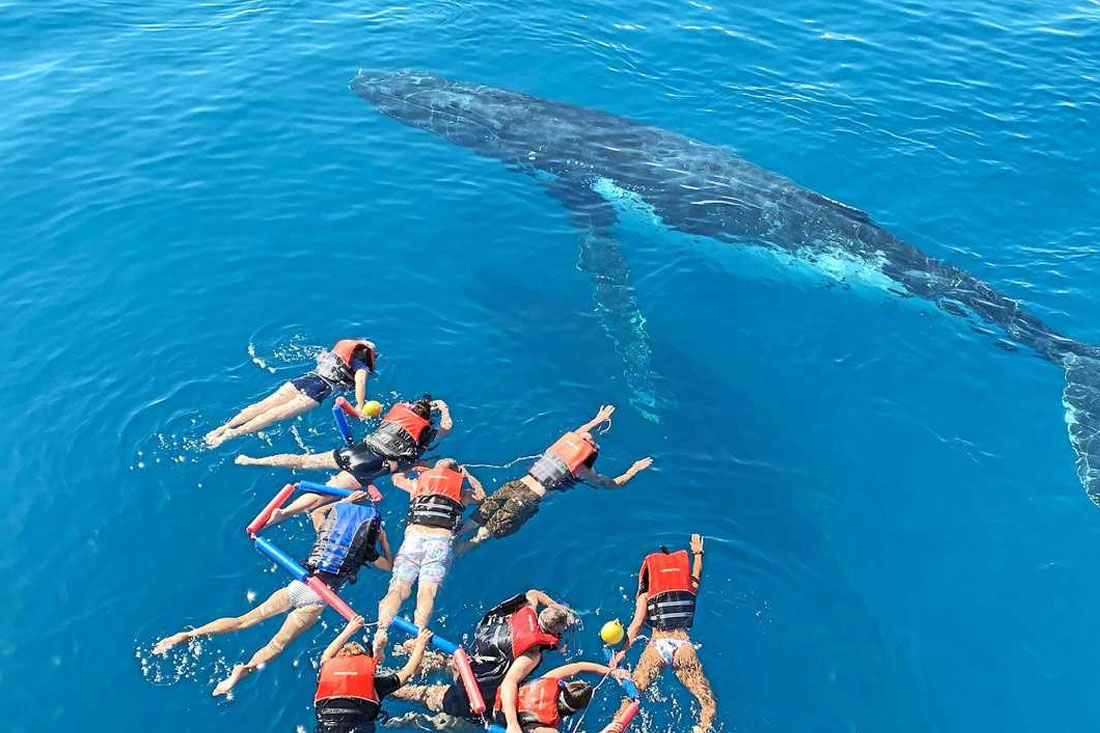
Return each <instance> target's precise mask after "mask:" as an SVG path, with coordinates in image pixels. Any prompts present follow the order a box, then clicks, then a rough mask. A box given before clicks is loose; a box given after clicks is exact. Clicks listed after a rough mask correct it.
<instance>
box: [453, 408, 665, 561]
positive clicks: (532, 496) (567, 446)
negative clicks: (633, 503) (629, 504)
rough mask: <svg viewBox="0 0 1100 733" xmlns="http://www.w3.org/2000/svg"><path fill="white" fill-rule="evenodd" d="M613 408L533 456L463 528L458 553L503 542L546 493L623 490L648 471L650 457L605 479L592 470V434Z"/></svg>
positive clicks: (594, 452)
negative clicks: (522, 472)
mask: <svg viewBox="0 0 1100 733" xmlns="http://www.w3.org/2000/svg"><path fill="white" fill-rule="evenodd" d="M614 412H615V407H614V406H613V405H604V406H602V407H601V408H600V410H599V412H597V413H596V416H595V417H594V418H593V419H591V420H589V421H588V422H586V423H585V424H584V425H581V426H580V427H578V428H577V429H576V430H570V431H569V432H567V433H565V434H564V435H562V436H561V437H560V438H558V439H557V440H556V441H554V443H553V444H552V445H551V446H550V447H549V448H547V449H546V451H545V452H544V453H543V454H542V455H541V456H539V458H538V460H536V461H535V462H534V463H533V464H531V467H530V468H529V469H528V471H527V474H526V475H525V476H523V477H522V478H519V479H516V480H515V481H509V482H508V483H506V484H504V485H503V486H501V487H500V488H499V489H497V490H496V491H495V492H493V494H492V495H491V496H489V498H487V499H486V500H485V501H483V502H482V503H481V506H479V507H478V508H477V511H475V512H474V514H473V516H472V517H471V522H470V523H468V525H467V526H466V527H465V528H464V532H465V531H473V532H474V534H473V536H472V537H471V538H470V539H469V540H467V541H466V542H463V543H462V544H460V545H459V546H458V547H456V552H458V553H462V552H465V551H467V550H469V549H470V548H472V547H474V546H475V545H478V544H480V543H481V542H484V541H485V540H487V539H489V538H499V537H507V536H509V535H511V534H514V533H515V532H517V531H519V528H520V527H522V526H523V525H524V524H525V523H526V522H527V521H528V520H529V519H531V518H532V517H534V516H535V515H536V514H537V513H538V511H539V504H540V503H541V502H542V500H543V499H545V498H546V496H547V495H548V494H551V493H557V492H563V491H566V490H568V489H570V488H572V487H573V486H575V485H577V484H578V483H586V484H590V485H592V486H595V487H599V488H605V489H617V488H620V487H622V486H625V485H626V484H627V483H628V482H629V481H630V480H631V479H633V478H634V477H635V476H636V475H638V474H639V473H640V472H642V471H644V470H645V469H647V468H649V466H650V465H651V464H652V463H653V459H652V458H648V457H647V458H642V459H640V460H637V461H635V462H634V464H633V465H632V466H631V467H630V468H628V469H627V470H626V471H624V472H623V473H622V474H621V475H619V476H616V477H615V478H611V477H609V476H604V475H602V474H600V473H598V472H597V471H596V470H595V464H596V459H597V458H599V454H600V447H599V445H597V443H596V440H595V438H594V437H593V436H592V432H591V431H592V430H593V429H595V428H596V427H598V426H599V425H602V424H604V423H608V422H610V421H611V415H612V414H613V413H614Z"/></svg>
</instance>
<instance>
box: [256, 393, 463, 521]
mask: <svg viewBox="0 0 1100 733" xmlns="http://www.w3.org/2000/svg"><path fill="white" fill-rule="evenodd" d="M437 421H438V422H437ZM453 427H454V422H453V421H452V420H451V410H450V407H448V405H447V403H446V402H444V401H443V400H436V399H432V396H431V395H427V394H426V395H424V396H423V397H421V398H420V399H418V400H415V401H412V402H398V403H397V404H395V405H394V406H393V407H391V408H390V409H389V411H388V412H387V413H386V414H385V415H384V416H383V417H382V420H381V422H380V424H379V425H378V427H377V428H376V429H375V430H374V432H373V433H371V434H370V435H368V436H367V437H366V438H364V439H363V440H361V441H359V442H358V443H354V444H352V445H348V446H343V447H340V448H337V449H335V450H332V451H329V452H327V453H284V454H281V455H275V456H263V457H260V458H252V457H250V456H246V455H240V456H237V459H236V463H237V465H239V466H275V467H278V468H291V469H295V470H299V471H310V470H316V471H339V473H337V474H336V476H334V477H333V478H332V479H331V480H329V481H328V483H329V484H330V485H332V486H339V487H341V488H346V489H358V488H360V487H362V486H367V485H369V484H370V482H371V481H373V480H374V479H376V478H378V477H380V476H386V475H388V474H391V473H395V472H397V471H403V470H405V469H408V468H410V467H412V466H414V465H416V462H417V461H418V460H419V459H420V457H421V456H422V455H423V454H424V452H425V451H427V450H428V448H430V447H431V446H433V445H435V443H436V442H437V441H439V440H441V439H442V438H444V437H445V436H446V435H447V434H448V433H450V432H451V429H452V428H453ZM326 501H329V500H328V499H326V498H325V497H322V496H319V495H317V494H311V493H308V492H307V493H303V494H301V495H300V496H298V497H297V498H296V499H295V500H294V501H293V502H291V503H290V505H288V506H287V507H285V508H283V509H279V510H277V511H276V512H274V513H273V514H272V515H271V521H270V522H269V524H274V523H277V522H281V521H282V520H284V519H286V518H287V517H291V516H294V515H295V514H300V513H301V512H305V511H309V510H310V509H313V508H315V507H317V506H321V505H322V504H324V503H325V502H326Z"/></svg>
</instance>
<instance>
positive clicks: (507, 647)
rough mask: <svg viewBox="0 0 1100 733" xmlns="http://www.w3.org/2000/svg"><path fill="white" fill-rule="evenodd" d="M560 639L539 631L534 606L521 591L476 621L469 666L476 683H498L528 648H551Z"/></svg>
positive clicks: (552, 648)
mask: <svg viewBox="0 0 1100 733" xmlns="http://www.w3.org/2000/svg"><path fill="white" fill-rule="evenodd" d="M559 641H560V637H558V636H555V635H554V634H550V633H547V632H545V631H543V630H542V628H541V627H540V626H539V617H538V614H537V613H536V612H535V609H534V608H532V607H531V606H530V605H529V604H528V603H527V597H526V596H525V595H524V594H520V595H517V596H515V597H513V598H509V599H508V600H507V601H505V602H504V603H501V604H500V605H499V606H497V607H496V608H494V609H493V610H491V611H489V613H487V614H485V617H484V618H482V619H481V621H479V622H478V624H477V627H476V628H475V629H474V642H473V644H472V645H471V647H470V661H471V665H470V666H471V668H472V669H473V671H474V677H476V678H477V680H478V682H480V683H483V684H489V685H493V684H499V683H500V681H501V680H503V679H504V675H506V674H507V673H508V668H509V667H511V666H512V662H514V661H515V660H516V659H518V658H519V657H522V656H523V655H524V654H526V653H527V652H530V651H540V652H541V651H543V650H546V651H553V650H554V649H557V648H558V642H559Z"/></svg>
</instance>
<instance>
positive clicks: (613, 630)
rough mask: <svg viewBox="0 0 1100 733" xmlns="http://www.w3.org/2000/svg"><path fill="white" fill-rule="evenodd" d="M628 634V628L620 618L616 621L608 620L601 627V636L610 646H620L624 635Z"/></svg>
mask: <svg viewBox="0 0 1100 733" xmlns="http://www.w3.org/2000/svg"><path fill="white" fill-rule="evenodd" d="M624 636H626V629H624V628H623V625H622V623H621V622H620V621H619V619H615V620H614V621H608V622H607V623H606V624H604V625H603V628H601V629H600V638H601V639H603V643H604V644H608V645H610V646H618V645H619V644H621V643H622V640H623V637H624Z"/></svg>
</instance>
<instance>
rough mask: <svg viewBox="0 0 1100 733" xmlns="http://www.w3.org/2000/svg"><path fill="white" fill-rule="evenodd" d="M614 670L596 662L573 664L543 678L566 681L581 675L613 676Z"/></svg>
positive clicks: (566, 665)
mask: <svg viewBox="0 0 1100 733" xmlns="http://www.w3.org/2000/svg"><path fill="white" fill-rule="evenodd" d="M613 671H614V670H612V669H611V667H608V666H606V665H603V664H596V663H595V662H573V663H572V664H563V665H562V666H560V667H558V668H557V669H552V670H550V671H549V672H547V673H546V674H544V675H543V677H549V678H551V679H555V680H564V679H567V678H569V677H576V676H577V675H579V674H603V675H607V674H611V673H612V672H613Z"/></svg>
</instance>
